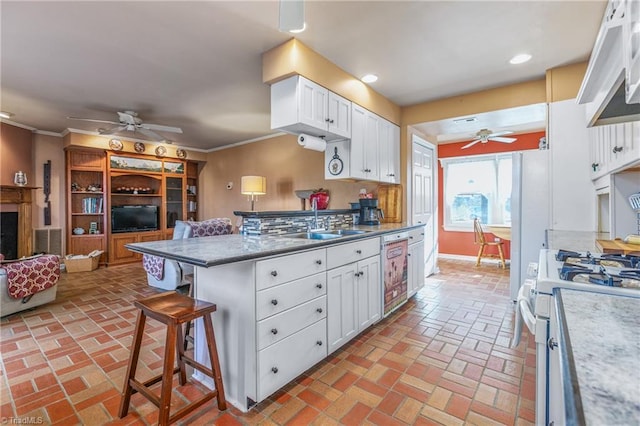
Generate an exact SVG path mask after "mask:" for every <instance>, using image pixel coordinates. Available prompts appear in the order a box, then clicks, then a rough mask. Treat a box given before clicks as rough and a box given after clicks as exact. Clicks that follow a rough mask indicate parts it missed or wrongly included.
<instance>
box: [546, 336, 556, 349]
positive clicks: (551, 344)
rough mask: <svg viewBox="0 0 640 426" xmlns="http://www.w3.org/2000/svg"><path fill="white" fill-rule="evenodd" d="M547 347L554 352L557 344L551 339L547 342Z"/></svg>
mask: <svg viewBox="0 0 640 426" xmlns="http://www.w3.org/2000/svg"><path fill="white" fill-rule="evenodd" d="M547 346H548V347H549V349H550V350H554V349H555V348H557V347H558V342H556V340H555V339H554V338H553V337H551V338H549V341H548V342H547Z"/></svg>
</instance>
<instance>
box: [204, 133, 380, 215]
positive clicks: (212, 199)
mask: <svg viewBox="0 0 640 426" xmlns="http://www.w3.org/2000/svg"><path fill="white" fill-rule="evenodd" d="M245 175H259V176H265V177H266V178H267V194H266V195H263V196H259V197H258V201H257V203H256V210H259V211H271V210H300V209H301V205H300V199H298V198H297V197H296V196H295V194H294V190H298V189H318V188H325V189H329V192H330V200H329V209H345V208H349V202H350V201H357V199H358V191H359V189H360V188H366V189H367V190H369V191H373V190H375V189H376V187H377V186H378V184H377V183H367V182H344V181H335V180H330V181H326V180H324V153H323V152H317V151H311V150H307V149H304V148H302V147H300V146H299V145H298V143H297V141H296V138H295V136H292V135H284V136H277V137H274V138H271V139H266V140H263V141H260V142H254V143H249V144H245V145H240V146H236V147H232V148H228V149H224V150H221V151H215V152H212V153H210V154H209V156H208V159H207V164H206V166H205V167H204V168H203V170H202V172H201V174H200V177H201V180H200V181H201V182H202V185H201V189H200V197H201V201H200V202H201V203H203V208H204V209H203V210H202V212H203V214H202V217H201V219H207V218H212V217H230V218H234V216H233V211H234V210H241V211H248V210H250V203H249V201H248V199H247V196H245V195H241V194H240V178H241V177H242V176H245ZM227 182H233V189H231V190H227V189H226V185H227ZM202 198H204V199H203V200H202ZM307 207H308V206H307Z"/></svg>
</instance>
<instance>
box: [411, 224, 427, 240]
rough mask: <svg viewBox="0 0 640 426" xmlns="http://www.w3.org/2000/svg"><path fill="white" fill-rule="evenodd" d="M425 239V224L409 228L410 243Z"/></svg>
mask: <svg viewBox="0 0 640 426" xmlns="http://www.w3.org/2000/svg"><path fill="white" fill-rule="evenodd" d="M422 240H424V226H421V227H420V228H414V229H410V230H409V244H415V243H419V242H420V241H422Z"/></svg>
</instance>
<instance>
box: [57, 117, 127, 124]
mask: <svg viewBox="0 0 640 426" xmlns="http://www.w3.org/2000/svg"><path fill="white" fill-rule="evenodd" d="M67 118H68V119H69V120H79V121H91V122H93V123H107V124H120V123H118V122H116V121H108V120H94V119H93V118H80V117H67Z"/></svg>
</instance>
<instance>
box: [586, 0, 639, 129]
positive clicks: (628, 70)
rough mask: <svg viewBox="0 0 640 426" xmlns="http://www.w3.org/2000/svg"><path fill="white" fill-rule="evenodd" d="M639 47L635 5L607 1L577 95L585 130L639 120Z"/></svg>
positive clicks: (618, 0)
mask: <svg viewBox="0 0 640 426" xmlns="http://www.w3.org/2000/svg"><path fill="white" fill-rule="evenodd" d="M639 45H640V12H639V11H638V4H637V1H625V0H610V1H609V3H608V4H607V7H606V10H605V15H604V17H603V19H602V23H601V25H600V31H599V33H598V37H597V38H596V42H595V44H594V47H593V51H592V53H591V58H590V60H589V65H588V66H587V71H586V73H585V77H584V80H583V82H582V86H581V87H580V90H579V92H578V102H579V103H581V104H586V118H587V126H596V125H606V124H615V123H623V122H629V121H634V120H639V119H640V103H639V102H640V94H638V90H639V89H638V88H639V86H640V69H639V68H640V59H639V58H638V57H639V55H640V54H639V53H638V51H639V50H640V49H639Z"/></svg>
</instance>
